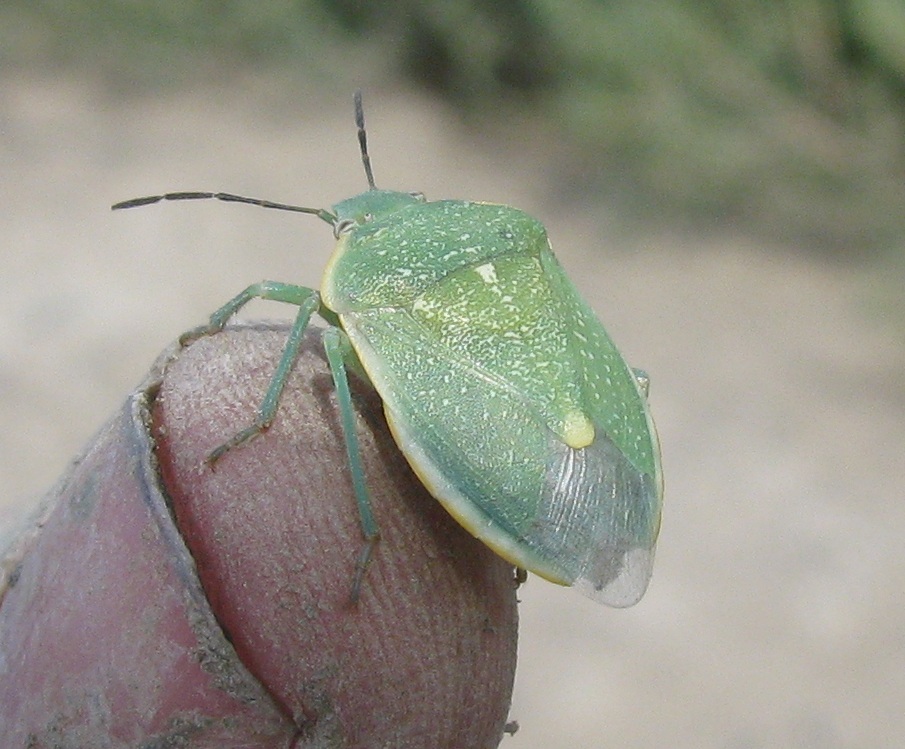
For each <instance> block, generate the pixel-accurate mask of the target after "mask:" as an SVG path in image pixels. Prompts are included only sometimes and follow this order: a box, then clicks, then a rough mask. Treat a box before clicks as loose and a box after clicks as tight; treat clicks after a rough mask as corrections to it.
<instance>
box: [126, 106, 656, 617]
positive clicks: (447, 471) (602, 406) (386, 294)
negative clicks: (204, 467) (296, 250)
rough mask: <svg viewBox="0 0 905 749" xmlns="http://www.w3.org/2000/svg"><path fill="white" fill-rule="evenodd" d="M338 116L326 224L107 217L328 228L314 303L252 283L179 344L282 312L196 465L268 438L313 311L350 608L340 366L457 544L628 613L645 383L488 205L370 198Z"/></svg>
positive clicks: (650, 506) (644, 532)
mask: <svg viewBox="0 0 905 749" xmlns="http://www.w3.org/2000/svg"><path fill="white" fill-rule="evenodd" d="M355 110H356V122H357V125H358V136H359V144H360V150H361V157H362V162H363V164H364V167H365V173H366V176H367V179H368V187H369V189H368V190H367V191H366V192H364V193H362V194H361V195H357V196H355V197H352V198H349V199H347V200H344V201H342V202H340V203H337V204H336V205H335V206H333V208H332V210H331V211H327V210H324V209H314V208H303V207H299V206H291V205H286V204H283V203H273V202H271V201H265V200H258V199H256V198H246V197H242V196H238V195H232V194H229V193H207V192H180V193H167V194H164V195H156V196H151V197H147V198H137V199H135V200H130V201H125V202H123V203H118V204H116V205H115V206H113V207H114V208H128V207H134V206H139V205H147V204H150V203H156V202H159V201H161V200H186V199H203V198H216V199H219V200H225V201H230V202H242V203H251V204H254V205H259V206H262V207H266V208H276V209H282V210H292V211H299V212H303V213H311V214H314V215H316V216H318V217H319V218H321V219H322V220H324V221H326V222H327V223H329V224H331V226H332V227H333V232H334V235H335V236H336V239H337V244H336V249H335V250H334V252H333V255H332V257H331V258H330V260H329V262H328V264H327V267H326V269H325V271H324V275H323V280H322V284H321V289H320V291H319V292H318V291H316V290H313V289H309V288H306V287H301V286H295V285H292V284H285V283H277V282H272V281H264V282H261V283H259V284H254V285H252V286H250V287H248V288H247V289H245V290H244V291H243V292H242V293H240V294H239V295H237V296H236V297H234V298H233V299H232V300H230V302H228V303H227V304H226V305H224V306H223V307H222V308H221V309H219V310H218V311H217V312H215V313H214V315H213V316H212V317H211V320H210V323H209V324H208V325H206V326H203V327H202V328H199V329H197V330H196V331H193V333H191V334H189V336H192V335H203V334H208V333H213V332H216V331H218V330H220V329H222V328H223V326H224V325H225V324H226V322H227V321H228V320H229V318H231V317H232V316H233V315H234V314H235V313H236V312H237V311H238V310H239V309H240V308H241V307H242V306H243V305H244V304H245V303H246V302H248V301H249V300H250V299H252V298H255V297H259V298H264V299H272V300H277V301H283V302H288V303H291V304H294V305H297V306H298V307H299V312H298V315H297V317H296V320H295V323H294V325H293V327H292V331H291V332H290V336H289V340H288V342H287V344H286V346H285V349H284V352H283V357H282V359H281V362H280V364H279V365H278V367H277V371H276V372H275V374H274V376H273V380H272V381H271V385H270V387H269V389H268V391H267V393H266V395H265V397H264V400H263V402H262V404H261V407H260V408H259V411H258V415H257V418H256V420H255V423H254V424H252V425H251V426H250V427H249V428H248V429H246V430H244V431H243V432H240V433H239V434H238V435H236V436H235V437H234V438H233V439H231V440H230V441H229V442H227V443H226V444H224V445H222V446H221V447H219V448H217V450H215V451H214V453H213V454H212V455H211V459H212V460H214V459H217V458H219V457H220V456H221V455H222V454H223V453H224V452H226V451H227V450H228V449H230V448H232V447H235V446H236V445H239V444H241V443H243V442H245V441H247V440H248V439H250V438H251V437H253V436H255V435H256V434H258V433H260V432H261V431H263V430H264V429H266V428H267V426H269V424H270V423H271V422H272V420H273V418H274V415H275V413H276V409H277V404H278V401H279V397H280V393H281V391H282V388H283V385H284V384H285V382H286V378H287V377H288V375H289V372H290V370H291V368H292V364H293V362H294V360H295V357H296V355H297V353H298V347H299V342H300V339H301V335H302V332H303V331H304V330H305V328H306V327H307V325H308V322H309V320H310V317H311V315H312V314H314V313H315V312H317V313H318V314H319V315H320V316H321V317H322V318H323V319H324V320H325V321H326V322H327V323H328V324H329V327H328V328H327V329H326V330H325V331H324V335H323V340H324V345H325V349H326V352H327V357H328V361H329V363H330V367H331V371H332V373H333V379H334V383H335V385H336V390H337V394H338V400H339V404H340V409H341V414H342V420H343V431H344V438H345V441H346V448H347V453H348V457H349V463H350V469H351V472H352V479H353V485H354V488H355V493H356V497H357V500H358V507H359V512H360V515H361V523H362V529H363V532H364V536H365V539H366V543H365V546H364V549H363V552H362V555H361V557H360V559H359V566H358V574H357V577H356V582H355V591H356V594H357V590H358V586H359V583H360V580H361V574H362V573H363V572H364V570H365V568H366V566H367V564H368V561H369V559H370V554H371V551H372V549H373V546H374V544H375V542H376V540H377V538H378V529H377V525H376V523H375V521H374V519H373V516H372V514H371V509H370V503H369V500H368V494H367V487H366V484H365V480H364V476H363V471H362V468H361V461H360V456H359V454H358V443H357V437H356V434H355V425H354V420H353V411H352V403H351V399H350V396H349V388H348V381H347V374H346V369H347V367H351V368H352V369H353V370H354V371H355V372H357V373H359V374H360V375H362V376H364V377H366V378H367V379H368V380H370V382H371V383H372V384H373V386H374V388H376V390H377V392H378V393H379V395H380V396H381V398H382V400H383V403H384V411H385V413H386V418H387V421H388V423H389V425H390V429H391V431H392V433H393V436H394V438H395V440H396V442H397V444H398V445H399V448H400V450H401V451H402V452H403V453H404V455H405V456H406V458H407V459H408V462H409V463H410V465H411V466H412V468H413V469H414V471H415V472H416V474H417V475H418V477H419V478H420V479H421V481H422V482H423V483H424V485H425V486H426V487H427V489H428V490H429V491H430V493H431V494H432V495H433V496H434V497H436V498H437V499H438V500H439V501H440V502H441V503H442V504H443V506H444V507H445V508H446V509H447V510H448V511H449V512H450V514H452V515H453V516H454V517H455V518H456V519H457V520H458V521H459V522H460V523H461V524H462V525H463V526H464V527H465V528H466V529H467V530H468V531H469V532H471V533H472V534H473V535H475V536H477V537H478V538H479V539H481V540H482V541H484V542H485V543H486V544H487V545H488V546H490V547H491V548H492V549H493V550H494V551H496V552H497V553H498V554H499V555H501V556H502V557H503V558H505V559H506V560H508V561H510V562H511V563H512V564H514V565H516V566H517V567H519V568H523V569H527V570H529V571H532V572H534V573H536V574H538V575H540V576H541V577H544V578H546V579H547V580H550V581H552V582H555V583H558V584H560V585H576V586H577V587H578V588H579V589H580V590H581V591H582V592H583V593H585V594H586V595H588V596H590V597H591V598H593V599H595V600H599V601H601V602H603V603H606V604H609V605H611V606H629V605H632V604H634V603H636V602H637V601H638V600H639V599H640V598H641V596H642V595H643V594H644V591H645V590H646V588H647V584H648V581H649V579H650V574H651V568H652V565H653V556H654V548H655V544H656V539H657V533H658V531H659V525H660V508H661V503H662V493H663V489H662V474H661V469H660V453H659V446H658V442H657V436H656V431H655V428H654V424H653V421H652V419H651V415H650V412H649V410H648V406H647V384H648V383H647V378H646V375H644V374H643V373H640V372H635V371H633V370H631V369H630V368H629V367H628V366H627V365H626V363H625V361H624V360H623V358H622V356H621V354H620V353H619V351H618V350H617V349H616V347H615V346H614V345H613V343H612V341H611V340H610V338H609V336H608V335H607V333H606V331H605V330H604V328H603V326H602V325H601V323H600V322H599V321H598V319H597V317H596V316H595V315H594V313H593V312H592V311H591V308H590V307H589V306H588V304H587V303H586V302H585V301H584V300H583V299H582V298H581V297H580V296H579V294H578V292H577V291H576V289H575V287H574V286H573V285H572V283H571V282H570V281H569V279H568V278H567V277H566V275H565V273H564V272H563V270H562V268H561V266H560V265H559V263H558V262H557V260H556V259H555V257H554V256H553V253H552V249H551V247H550V243H549V241H548V239H547V234H546V231H545V229H544V227H543V225H541V223H540V222H538V221H537V220H536V219H534V218H532V217H531V216H529V215H527V214H526V213H524V212H522V211H520V210H517V209H515V208H511V207H509V206H505V205H497V204H492V203H479V202H469V201H461V200H440V201H434V202H427V201H426V200H425V198H424V196H423V195H421V194H420V193H408V192H396V191H392V190H382V189H377V188H376V187H375V184H374V178H373V174H372V171H371V165H370V158H369V156H368V151H367V143H366V135H365V130H364V115H363V111H362V106H361V96H360V93H356V96H355Z"/></svg>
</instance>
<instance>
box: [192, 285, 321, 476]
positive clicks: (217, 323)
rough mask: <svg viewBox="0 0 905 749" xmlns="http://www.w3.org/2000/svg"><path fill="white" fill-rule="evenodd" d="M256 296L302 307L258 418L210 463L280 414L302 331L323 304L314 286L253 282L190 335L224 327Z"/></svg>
mask: <svg viewBox="0 0 905 749" xmlns="http://www.w3.org/2000/svg"><path fill="white" fill-rule="evenodd" d="M255 297H259V298H261V299H269V300H273V301H278V302H288V303H289V304H297V305H298V307H299V311H298V314H297V315H296V317H295V322H294V323H293V324H292V329H291V330H290V331H289V338H287V339H286V344H285V346H283V354H282V356H281V357H280V362H279V364H277V368H276V370H275V371H274V373H273V377H272V378H271V380H270V385H269V386H268V388H267V392H266V393H265V394H264V399H263V400H262V401H261V405H259V406H258V412H257V414H256V415H255V420H254V422H253V423H252V424H251V426H249V427H247V428H246V429H243V430H242V431H241V432H239V433H238V434H235V435H234V436H233V437H232V439H230V440H228V441H227V442H224V443H223V444H222V445H220V446H219V447H217V448H215V449H214V450H212V451H211V453H210V454H209V455H208V456H207V459H206V460H207V463H209V464H213V463H216V462H217V461H218V460H219V459H220V458H221V457H223V455H224V454H225V453H226V452H228V451H229V450H232V449H233V448H234V447H237V446H239V445H242V444H244V443H246V442H248V441H249V440H250V439H252V438H254V437H256V436H257V435H259V434H260V433H261V432H263V431H264V430H266V429H267V428H268V427H269V426H270V425H271V424H272V423H273V418H274V416H275V415H276V412H277V406H278V405H279V402H280V395H281V394H282V392H283V388H284V387H285V385H286V380H287V379H288V378H289V374H290V372H291V371H292V367H293V365H294V364H295V360H296V358H297V357H298V353H299V348H300V346H301V343H302V335H303V334H304V332H305V329H306V328H307V327H308V322H309V321H310V320H311V315H312V314H314V313H315V312H316V311H317V309H318V308H319V307H320V295H319V294H318V293H317V292H316V291H314V290H312V289H308V288H305V287H304V286H295V285H293V284H284V283H278V282H275V281H263V282H262V283H259V284H253V285H252V286H249V287H248V288H247V289H245V291H243V292H242V293H241V294H237V295H236V296H235V297H233V298H232V299H231V300H230V301H229V302H227V303H226V304H225V305H223V306H222V307H221V308H220V309H219V310H217V311H216V312H215V313H214V314H213V315H212V316H211V321H210V324H209V325H207V326H203V327H202V328H197V329H196V330H195V331H191V332H190V333H188V334H186V335H189V336H191V335H192V334H193V333H196V332H197V333H198V334H199V335H209V334H211V333H215V332H217V331H219V330H221V329H222V328H223V326H224V325H225V324H226V321H227V320H228V319H229V318H230V317H232V315H233V314H235V313H236V312H237V311H238V310H239V309H240V308H241V307H242V306H243V305H244V304H246V303H247V302H248V301H250V300H251V299H253V298H255Z"/></svg>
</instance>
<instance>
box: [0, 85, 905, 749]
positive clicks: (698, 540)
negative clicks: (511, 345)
mask: <svg viewBox="0 0 905 749" xmlns="http://www.w3.org/2000/svg"><path fill="white" fill-rule="evenodd" d="M272 104H273V101H271V100H270V99H268V98H267V97H266V96H263V95H262V96H261V97H257V98H256V97H253V96H252V97H250V96H249V94H248V91H242V92H236V93H234V94H227V93H219V94H213V93H211V92H188V93H182V94H179V95H171V96H165V97H157V98H148V99H144V100H140V101H131V102H122V101H112V100H108V99H106V98H104V97H103V96H101V95H99V94H98V93H97V92H96V91H94V90H93V89H92V88H90V87H88V86H85V85H81V84H74V83H72V82H68V83H67V82H58V81H57V82H51V81H47V80H40V79H34V80H4V81H3V82H2V83H0V174H2V179H0V216H2V220H0V260H2V263H0V273H2V275H0V278H2V280H3V284H2V289H3V291H2V294H0V393H2V398H0V416H2V425H3V427H2V430H0V479H2V485H3V487H4V492H3V496H2V497H0V529H2V530H5V531H9V530H10V529H12V528H13V527H14V525H15V523H16V522H17V521H18V519H19V518H20V517H21V516H22V514H23V512H25V510H26V508H27V507H28V506H29V504H30V503H31V502H33V501H34V500H35V498H37V497H38V496H39V495H40V494H41V492H42V491H43V490H44V489H45V488H46V487H48V486H49V485H50V484H51V483H52V482H53V480H54V479H55V478H56V476H57V475H58V474H59V473H60V472H61V471H62V469H63V468H64V466H65V464H66V462H67V461H68V460H69V459H70V457H72V456H74V455H75V454H76V453H77V452H78V451H79V449H80V447H81V446H82V444H83V443H84V442H85V441H86V440H87V439H88V438H89V437H90V436H91V434H92V433H93V432H94V431H95V430H96V429H97V428H98V427H99V426H100V425H101V423H102V422H103V421H104V420H105V419H106V417H107V415H108V414H110V413H111V412H112V411H113V410H114V408H115V407H116V406H117V404H118V403H119V402H120V400H121V399H122V398H123V397H124V395H125V393H126V392H127V391H128V390H129V389H130V387H132V386H133V385H134V384H135V383H137V382H138V381H139V380H140V378H141V376H142V373H143V372H144V370H145V368H146V367H147V366H148V365H149V364H150V362H151V361H152V360H153V358H154V357H155V355H156V354H157V353H158V351H159V350H160V349H161V348H163V346H164V345H165V344H167V343H168V342H169V341H170V340H171V339H173V338H174V337H175V336H176V335H177V334H178V333H180V332H181V331H183V330H185V329H187V328H189V327H191V326H193V325H195V324H197V323H199V322H201V321H202V320H204V319H205V318H206V316H207V315H208V314H209V312H210V311H212V310H213V309H214V308H216V307H217V306H219V304H220V303H221V302H223V301H224V300H225V299H226V298H228V297H229V296H231V295H232V294H233V293H235V292H236V291H237V290H239V289H240V288H242V287H243V286H245V285H246V284H247V283H249V282H251V281H254V280H259V279H261V278H265V277H267V278H275V279H281V280H289V281H295V282H298V283H304V284H308V285H317V283H318V279H319V273H320V269H321V268H322V266H323V264H324V262H325V261H326V258H327V256H328V253H329V251H330V249H331V246H332V240H331V237H330V234H329V230H328V229H327V228H326V227H325V226H323V225H322V224H321V223H320V222H318V221H316V220H314V219H308V218H306V217H300V216H297V215H292V214H277V213H273V212H265V211H260V210H256V209H252V208H245V207H241V206H239V207H235V206H232V207H231V206H223V205H218V204H214V203H209V204H193V205H183V206H175V205H169V206H166V207H157V208H148V209H143V210H140V211H134V212H129V213H125V214H112V213H111V212H110V211H109V210H108V205H109V204H110V203H112V202H113V201H115V200H119V199H123V198H128V197H133V196H136V195H143V194H147V193H149V192H155V191H160V190H165V189H184V188H214V189H225V190H230V191H235V192H244V193H246V194H252V195H259V196H263V197H268V198H273V199H276V200H286V201H294V202H301V203H309V204H314V205H318V206H320V205H328V204H330V203H333V202H335V201H336V200H338V199H341V198H343V197H346V196H348V195H351V194H353V193H356V192H359V191H360V190H361V189H362V188H363V187H364V184H363V178H362V176H361V172H360V165H359V163H358V161H357V156H356V150H355V149H356V145H355V141H354V132H353V129H352V123H351V113H350V109H351V107H350V105H349V97H348V96H347V95H346V94H345V93H343V94H342V95H336V96H335V97H332V98H330V99H329V100H328V101H325V100H324V99H323V98H322V97H321V98H319V99H318V100H317V101H316V102H311V101H296V102H293V103H288V104H284V105H283V106H281V107H273V106H271V105H272ZM305 104H307V105H308V106H305ZM312 104H313V105H312ZM445 122H446V118H445V117H444V113H443V111H442V110H441V109H439V108H437V106H436V105H433V104H431V103H429V102H426V101H423V100H420V99H414V98H411V97H408V96H405V95H401V94H398V93H392V92H389V91H375V92H371V95H370V98H369V125H370V135H371V150H372V155H373V158H374V162H375V172H376V175H377V179H378V183H379V184H381V185H383V186H387V187H395V188H401V189H422V190H424V191H425V192H426V193H427V194H428V195H429V196H430V197H471V198H477V199H487V200H494V201H500V202H509V203H512V204H515V205H518V206H520V207H522V208H525V209H527V210H528V211H530V212H532V213H534V214H535V215H537V216H538V217H539V218H541V219H542V220H543V221H544V222H545V223H546V224H547V226H548V228H549V230H550V234H551V236H552V239H553V243H554V247H556V248H557V250H558V253H559V255H560V257H561V259H562V260H563V263H564V264H565V265H566V267H567V268H568V269H569V271H570V272H571V274H572V275H573V277H574V278H575V279H577V283H578V285H579V286H580V287H581V289H582V290H583V292H584V293H585V294H586V295H587V296H588V298H589V299H590V300H591V302H592V304H593V306H594V307H595V308H596V309H597V311H598V312H599V313H600V315H601V317H602V318H603V319H604V321H605V322H606V324H607V326H608V328H609V330H610V332H611V333H612V335H613V336H614V338H615V339H616V340H617V342H619V343H620V346H621V348H622V349H623V351H624V352H625V353H626V355H627V356H628V357H629V358H630V359H631V360H632V362H633V363H634V364H636V365H637V366H643V367H645V368H646V369H648V370H649V372H650V373H651V375H652V378H653V391H652V396H651V400H652V406H653V410H654V414H655V417H656V419H657V422H658V425H659V428H660V435H661V439H662V442H663V457H664V465H665V474H666V481H667V498H666V502H667V504H666V508H665V515H664V526H663V533H662V538H661V543H660V547H659V552H658V554H659V556H658V563H657V567H656V570H655V574H654V579H653V583H652V586H651V589H650V591H649V593H648V594H647V596H646V598H645V599H644V600H643V601H642V602H641V603H640V604H639V605H638V606H636V607H635V608H633V609H630V610H626V611H616V610H610V609H606V608H603V607H600V606H597V605H595V604H593V603H591V602H590V601H586V600H584V599H583V598H581V597H580V596H579V595H577V594H575V593H574V592H572V591H568V590H561V589H557V588H555V587H554V586H551V585H549V584H546V583H543V582H542V581H539V580H532V581H531V582H530V584H529V585H528V586H527V588H526V589H525V591H524V596H523V599H524V603H523V607H522V630H521V645H520V648H521V659H520V665H519V673H518V677H517V683H516V693H515V701H514V705H513V710H512V715H513V717H514V718H515V719H517V720H518V721H519V722H520V724H521V731H520V732H519V733H518V734H517V735H516V736H515V737H514V738H511V739H506V740H505V743H504V745H505V746H512V747H522V749H534V748H548V747H576V748H579V749H580V748H583V747H589V748H591V747H610V746H613V747H616V746H618V747H655V746H665V747H726V748H727V749H728V748H733V749H734V748H738V749H753V748H755V747H802V748H804V747H819V748H820V749H832V748H834V747H845V748H849V747H851V748H855V747H865V748H867V747H871V748H873V747H880V746H900V745H901V741H902V739H901V736H902V734H903V732H905V717H903V715H905V713H903V710H902V706H903V704H905V703H903V698H905V626H903V625H905V619H903V607H905V601H903V591H905V553H903V551H902V548H903V540H905V539H903V532H902V529H903V528H905V502H903V501H902V498H903V491H902V488H901V481H902V478H903V475H905V472H903V468H905V459H903V444H905V345H903V341H902V331H901V328H896V326H895V325H894V324H892V323H889V322H886V321H884V320H883V319H881V317H880V315H879V314H878V313H877V312H876V311H875V309H876V308H875V307H873V306H872V305H871V303H870V300H871V293H870V288H869V278H867V277H866V276H864V275H863V274H861V273H859V272H856V271H855V270H853V269H852V268H847V267H844V266H839V265H828V264H826V263H825V262H822V261H820V260H819V259H817V258H816V257H811V256H806V255H800V256H795V257H793V256H790V254H789V253H787V252H778V251H774V250H772V249H771V248H765V247H760V246H755V245H753V244H751V243H750V242H745V241H743V240H739V239H737V238H732V237H727V238H721V239H719V240H717V239H714V238H710V239H707V240H695V239H693V238H691V237H689V236H688V235H682V236H678V235H675V236H674V235H670V234H663V233H658V234H657V235H652V236H642V237H634V238H632V239H630V240H627V239H625V238H621V239H620V238H617V237H616V234H615V233H614V232H612V231H610V230H608V229H607V227H608V226H611V225H612V224H611V222H610V219H611V217H610V216H609V214H608V212H607V210H606V209H601V210H600V211H599V212H597V213H595V215H588V214H580V215H576V214H573V213H570V212H568V211H563V209H562V207H561V206H556V207H552V206H551V204H550V203H549V201H548V200H546V199H545V197H544V195H543V194H542V192H541V191H539V190H531V189H528V188H527V187H526V185H531V184H535V183H538V182H542V179H540V178H539V177H542V175H538V174H537V173H533V172H532V170H535V169H538V168H539V167H538V165H537V164H538V163H539V162H535V161H533V160H531V159H529V160H527V161H524V162H520V161H518V160H513V159H511V158H510V157H509V156H507V149H506V148H505V147H504V146H502V145H501V144H495V143H476V142H474V140H473V137H474V136H472V135H466V134H464V133H462V132H457V131H453V130H451V129H450V128H449V127H448V126H447V125H446V124H445ZM249 314H250V316H261V315H265V316H277V315H285V312H284V311H282V310H280V309H279V308H278V307H277V308H274V307H264V306H261V307H254V308H252V309H251V310H250V312H249Z"/></svg>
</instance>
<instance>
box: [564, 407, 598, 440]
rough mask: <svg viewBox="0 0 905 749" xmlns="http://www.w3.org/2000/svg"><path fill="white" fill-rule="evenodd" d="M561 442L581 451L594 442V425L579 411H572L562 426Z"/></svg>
mask: <svg viewBox="0 0 905 749" xmlns="http://www.w3.org/2000/svg"><path fill="white" fill-rule="evenodd" d="M562 434H563V440H564V441H565V443H566V444H567V445H568V446H569V447H571V448H574V449H575V450H581V448H583V447H587V446H588V445H590V444H591V443H592V442H593V441H594V425H593V424H592V423H591V420H590V419H589V418H588V417H587V416H585V415H584V414H583V413H582V412H581V411H572V413H570V414H568V415H567V416H566V420H565V421H564V422H563V425H562Z"/></svg>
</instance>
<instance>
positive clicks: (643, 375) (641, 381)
mask: <svg viewBox="0 0 905 749" xmlns="http://www.w3.org/2000/svg"><path fill="white" fill-rule="evenodd" d="M632 374H633V375H634V376H635V379H636V380H637V381H638V387H640V388H641V392H642V393H644V397H645V398H647V396H649V395H650V375H649V374H648V373H647V372H645V371H644V370H643V369H632Z"/></svg>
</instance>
